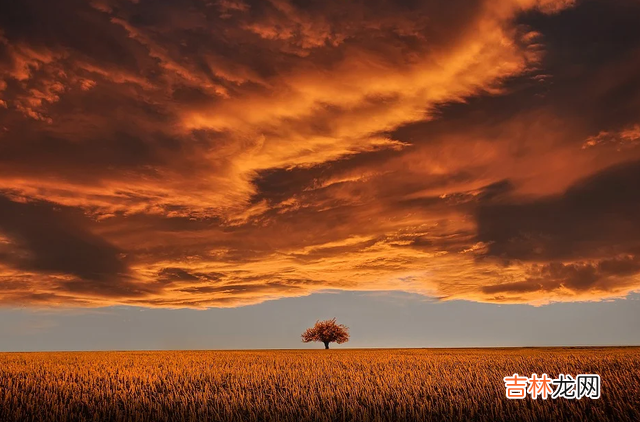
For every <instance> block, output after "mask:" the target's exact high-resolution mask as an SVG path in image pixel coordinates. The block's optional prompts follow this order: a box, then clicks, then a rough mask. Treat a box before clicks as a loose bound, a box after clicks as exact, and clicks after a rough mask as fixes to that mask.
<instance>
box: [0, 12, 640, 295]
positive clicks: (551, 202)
mask: <svg viewBox="0 0 640 422" xmlns="http://www.w3.org/2000/svg"><path fill="white" fill-rule="evenodd" d="M638 27H640V4H638V3H637V2H636V1H632V0H621V1H616V2H607V1H605V0H598V1H595V0H584V1H577V2H574V1H570V0H500V1H488V0H454V1H449V2H441V1H431V2H425V1H412V0H404V1H401V2H396V1H390V0H389V1H386V0H380V1H374V2H371V1H349V2H343V1H340V2H338V1H293V0H269V1H255V2H253V1H242V0H219V1H208V0H183V1H166V0H161V1H157V0H156V1H151V0H94V1H92V2H87V1H84V0H64V1H60V2H49V1H44V0H24V1H20V2H4V3H3V5H2V13H0V304H8V305H16V304H24V305H37V306H40V305H77V306H103V305H110V304H134V305H141V306H163V307H211V306H238V305H243V304H251V303H257V302H261V301H264V300H268V299H275V298H280V297H286V296H302V295H308V294H311V293H313V292H317V291H322V290H326V289H345V290H403V291H407V292H416V293H421V294H424V295H428V296H432V297H437V298H440V299H443V300H450V299H468V300H476V301H489V302H506V303H512V302H527V303H547V302H549V301H574V300H599V299H603V298H610V297H624V296H625V295H626V294H628V293H629V292H630V291H633V290H637V289H640V222H639V221H640V220H639V219H638V215H640V193H639V192H640V190H639V189H638V187H639V186H640V113H639V112H640V31H638V29H637V28H638Z"/></svg>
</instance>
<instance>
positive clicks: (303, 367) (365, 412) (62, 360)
mask: <svg viewBox="0 0 640 422" xmlns="http://www.w3.org/2000/svg"><path fill="white" fill-rule="evenodd" d="M514 372H517V373H518V374H520V375H526V376H530V375H531V374H532V373H537V374H541V373H543V372H546V373H547V374H548V375H549V376H551V377H554V378H555V377H556V376H557V375H558V374H559V373H564V374H572V375H574V376H575V375H577V374H579V373H596V374H600V376H601V379H602V389H601V398H600V399H599V400H592V399H589V398H583V399H581V400H567V399H555V400H551V399H547V400H541V399H538V400H533V399H531V398H530V397H528V398H526V399H524V400H508V399H507V398H506V397H505V387H504V383H503V380H502V378H503V377H504V376H507V375H511V374H513V373H514ZM47 420H56V421H57V420H61V421H62V420H73V421H78V420H99V421H111V420H113V421H187V420H189V421H191V420H211V421H227V420H229V421H295V422H297V421H307V420H309V421H311V420H313V421H315V420H318V421H321V420H324V421H343V420H345V421H404V420H416V421H417V420H482V421H501V420H521V421H536V420H599V421H638V420H640V348H531V349H529V348H523V349H511V348H508V349H370V350H354V349H351V350H349V349H344V350H317V351H316V350H313V351H308V350H306V351H301V350H273V351H166V352H77V353H76V352H74V353H70V352H69V353H65V352H60V353H2V354H0V421H3V422H4V421H7V422H8V421H47Z"/></svg>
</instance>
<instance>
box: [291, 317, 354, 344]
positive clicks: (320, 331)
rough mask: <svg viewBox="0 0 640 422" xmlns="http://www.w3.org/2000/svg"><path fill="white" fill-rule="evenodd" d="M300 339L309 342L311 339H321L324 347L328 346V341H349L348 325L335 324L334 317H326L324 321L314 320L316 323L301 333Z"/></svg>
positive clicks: (340, 342)
mask: <svg viewBox="0 0 640 422" xmlns="http://www.w3.org/2000/svg"><path fill="white" fill-rule="evenodd" d="M302 341H303V342H305V343H309V342H312V341H321V342H322V343H324V348H325V349H328V348H329V343H334V342H335V343H338V344H342V343H346V342H348V341H349V327H347V326H345V325H342V324H337V323H336V319H335V318H333V319H328V320H326V321H316V325H314V326H313V327H311V328H307V330H306V331H305V332H304V333H302Z"/></svg>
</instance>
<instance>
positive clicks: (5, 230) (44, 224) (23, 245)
mask: <svg viewBox="0 0 640 422" xmlns="http://www.w3.org/2000/svg"><path fill="white" fill-rule="evenodd" d="M86 226H87V222H86V221H85V217H84V216H83V215H82V213H81V212H79V211H78V210H70V209H67V208H65V207H59V206H56V205H54V204H50V203H46V202H15V201H12V200H10V199H8V198H7V197H4V196H0V232H2V234H4V235H5V236H7V237H8V238H9V240H10V245H11V246H10V249H9V251H8V252H6V253H5V255H4V256H3V258H4V259H3V262H4V263H5V264H8V265H9V266H11V267H17V268H20V269H22V270H24V271H36V272H45V273H59V274H68V275H73V276H76V277H79V278H81V279H82V280H86V283H87V284H91V283H92V282H108V281H110V282H114V285H115V284H118V283H119V282H118V281H116V280H119V279H121V278H123V277H126V275H127V273H128V272H129V269H128V267H127V264H126V261H125V259H124V253H123V251H121V250H120V249H118V248H117V247H115V246H113V245H111V244H110V243H109V242H107V241H106V240H104V239H102V238H101V237H99V236H96V235H95V234H93V233H91V231H89V230H88V229H87V227H86Z"/></svg>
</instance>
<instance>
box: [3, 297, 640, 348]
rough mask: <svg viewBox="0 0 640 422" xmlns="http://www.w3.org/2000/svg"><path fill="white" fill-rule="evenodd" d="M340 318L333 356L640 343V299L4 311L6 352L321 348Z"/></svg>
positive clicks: (327, 301) (338, 300)
mask: <svg viewBox="0 0 640 422" xmlns="http://www.w3.org/2000/svg"><path fill="white" fill-rule="evenodd" d="M332 317H336V318H337V319H338V322H340V323H344V324H346V325H347V326H349V327H350V331H351V341H350V342H349V343H346V344H343V345H333V347H334V348H346V347H349V348H359V347H363V348H364V347H381V348H387V347H390V348H391V347H514V346H589V345H592V346H613V345H640V324H638V321H639V320H640V294H638V293H634V294H631V295H629V296H628V297H627V298H626V299H620V300H613V301H603V302H574V303H554V304H549V305H544V306H539V307H534V306H531V305H498V304H485V303H475V302H468V301H450V302H438V301H434V300H432V299H430V298H427V297H424V296H420V295H414V294H407V293H403V292H345V291H340V292H327V293H319V294H313V295H311V296H306V297H299V298H285V299H279V300H273V301H268V302H264V303H261V304H257V305H252V306H244V307H239V308H226V309H221V308H213V309H208V310H193V309H150V308H139V307H125V306H116V307H107V308H98V309H41V310H34V309H29V308H0V320H1V321H2V323H1V324H0V351H3V352H8V351H57V350H59V351H73V350H78V351H86V350H192V349H194V350H195V349H274V348H275V349H289V348H291V349H297V348H299V349H314V348H316V349H320V348H322V345H321V344H317V343H311V344H304V343H302V342H301V341H300V333H302V331H304V329H305V328H307V327H308V326H311V325H313V323H314V322H315V321H316V320H317V319H327V318H332Z"/></svg>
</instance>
